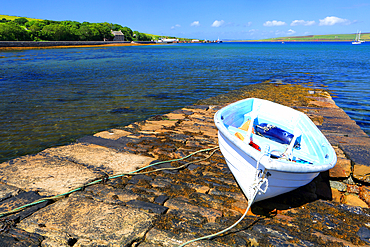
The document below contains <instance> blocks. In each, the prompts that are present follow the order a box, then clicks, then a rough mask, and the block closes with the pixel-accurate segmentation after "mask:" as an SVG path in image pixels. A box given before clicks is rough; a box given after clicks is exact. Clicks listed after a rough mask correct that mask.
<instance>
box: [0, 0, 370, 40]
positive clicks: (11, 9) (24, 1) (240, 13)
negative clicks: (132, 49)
mask: <svg viewBox="0 0 370 247" xmlns="http://www.w3.org/2000/svg"><path fill="white" fill-rule="evenodd" d="M0 14H3V15H16V16H24V17H31V18H40V19H49V20H57V21H63V20H73V21H79V22H83V21H88V22H109V23H116V24H120V25H122V26H127V27H129V28H131V29H132V30H134V31H139V32H143V33H150V34H157V35H163V36H177V37H185V38H195V39H209V40H214V39H217V38H220V39H224V40H227V39H246V40H248V39H262V38H274V37H283V36H301V35H311V34H341V33H355V32H357V31H362V32H370V1H369V0H228V1H226V0H221V1H220V0H184V1H177V0H130V1H126V0H89V1H84V0H32V1H31V0H12V1H5V0H4V1H2V3H1V5H0Z"/></svg>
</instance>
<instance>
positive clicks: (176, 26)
mask: <svg viewBox="0 0 370 247" xmlns="http://www.w3.org/2000/svg"><path fill="white" fill-rule="evenodd" d="M178 27H181V25H179V24H176V25H175V26H172V27H171V29H175V28H178Z"/></svg>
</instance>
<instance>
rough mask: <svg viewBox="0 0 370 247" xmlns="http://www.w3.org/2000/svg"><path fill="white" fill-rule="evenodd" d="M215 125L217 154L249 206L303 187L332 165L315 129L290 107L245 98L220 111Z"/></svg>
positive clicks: (327, 147) (329, 150)
mask: <svg viewBox="0 0 370 247" xmlns="http://www.w3.org/2000/svg"><path fill="white" fill-rule="evenodd" d="M214 120H215V124H216V126H217V128H218V139H219V146H220V150H221V152H222V154H223V156H224V157H225V160H226V162H227V164H228V166H229V168H230V170H231V172H232V173H233V175H234V177H235V179H236V181H237V183H238V184H239V186H240V188H241V189H242V191H243V193H244V194H245V196H246V197H247V199H248V201H249V202H252V203H253V202H256V201H260V200H264V199H267V198H271V197H274V196H277V195H280V194H283V193H286V192H289V191H292V190H294V189H296V188H298V187H300V186H303V185H306V184H308V183H309V182H311V181H312V180H313V179H314V178H315V177H316V176H317V175H318V174H319V173H320V172H322V171H326V170H329V169H331V168H333V167H334V166H335V163H336V161H337V157H336V154H335V151H334V149H333V147H332V146H331V145H330V143H329V142H328V140H327V139H326V138H325V136H324V135H323V134H322V133H321V131H320V130H319V129H318V128H317V127H316V125H315V124H314V123H313V122H312V121H311V120H310V119H309V118H308V117H307V116H306V115H305V114H304V113H302V112H299V111H297V110H294V109H292V108H290V107H287V106H283V105H280V104H277V103H273V102H270V101H267V100H262V99H255V98H249V99H245V100H241V101H238V102H235V103H233V104H230V105H228V106H226V107H224V108H222V109H221V110H219V111H218V112H217V113H216V114H215V117H214ZM250 123H252V124H250ZM257 192H258V193H257Z"/></svg>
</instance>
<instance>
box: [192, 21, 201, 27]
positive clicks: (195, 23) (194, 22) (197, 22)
mask: <svg viewBox="0 0 370 247" xmlns="http://www.w3.org/2000/svg"><path fill="white" fill-rule="evenodd" d="M190 26H192V27H199V26H200V23H199V21H193V22H192V23H191V24H190Z"/></svg>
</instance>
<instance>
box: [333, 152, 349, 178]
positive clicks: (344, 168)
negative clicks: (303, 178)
mask: <svg viewBox="0 0 370 247" xmlns="http://www.w3.org/2000/svg"><path fill="white" fill-rule="evenodd" d="M350 175H351V160H349V159H346V158H340V157H338V159H337V163H336V165H335V166H334V168H332V169H330V170H329V176H330V177H331V178H346V177H349V176H350Z"/></svg>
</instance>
